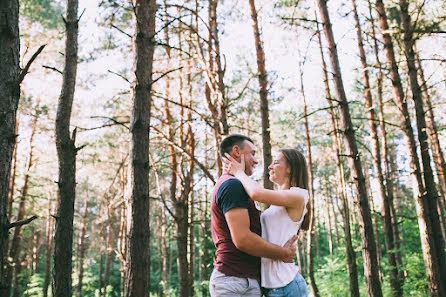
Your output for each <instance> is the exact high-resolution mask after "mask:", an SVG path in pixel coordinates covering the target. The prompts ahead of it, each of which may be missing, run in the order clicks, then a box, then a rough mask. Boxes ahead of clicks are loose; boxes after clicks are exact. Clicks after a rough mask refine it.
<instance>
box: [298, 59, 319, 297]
mask: <svg viewBox="0 0 446 297" xmlns="http://www.w3.org/2000/svg"><path fill="white" fill-rule="evenodd" d="M299 74H300V92H301V94H302V99H303V103H304V117H305V135H306V137H305V138H306V145H307V152H308V172H309V186H310V188H309V192H310V198H311V199H310V202H309V203H310V213H309V214H310V215H311V223H310V229H309V230H308V242H307V263H308V266H307V268H308V269H307V273H308V278H309V279H310V287H311V291H312V292H313V296H314V297H318V296H319V291H318V289H317V285H316V280H315V278H314V246H313V245H314V237H315V234H314V230H315V228H314V227H315V226H314V225H315V223H316V219H315V216H314V205H315V202H314V185H313V184H314V176H313V159H312V155H311V138H310V128H309V124H308V111H307V101H306V98H305V89H304V82H303V76H304V75H303V63H302V62H299Z"/></svg>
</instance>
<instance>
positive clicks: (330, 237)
mask: <svg viewBox="0 0 446 297" xmlns="http://www.w3.org/2000/svg"><path fill="white" fill-rule="evenodd" d="M328 186H329V185H328V182H327V187H328ZM328 199H329V198H328V195H327V197H325V216H326V217H327V223H328V224H327V228H328V250H329V251H330V256H333V235H332V226H331V215H330V206H329V201H328Z"/></svg>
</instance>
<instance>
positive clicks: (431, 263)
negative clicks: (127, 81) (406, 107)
mask: <svg viewBox="0 0 446 297" xmlns="http://www.w3.org/2000/svg"><path fill="white" fill-rule="evenodd" d="M399 5H400V9H401V20H402V24H403V28H404V51H405V54H406V60H407V68H408V71H409V80H410V86H411V91H412V98H413V100H414V102H415V113H416V121H417V131H418V142H419V144H420V150H421V163H422V165H423V171H422V173H423V177H424V185H425V192H422V195H423V196H424V197H423V200H424V202H425V204H424V206H425V207H426V209H425V211H426V214H427V216H426V220H429V221H428V223H427V226H426V227H427V230H426V231H425V232H420V233H425V234H423V235H422V236H423V237H425V238H422V239H421V240H422V241H424V243H423V247H424V246H425V245H429V248H427V247H424V248H423V250H424V252H423V255H424V261H425V264H427V265H426V266H427V267H426V275H427V279H428V285H429V290H430V293H431V296H446V254H445V251H444V248H445V244H444V238H443V236H442V233H441V225H440V219H439V215H438V212H437V200H438V192H437V189H436V184H435V181H434V174H433V170H432V167H431V157H430V154H429V143H428V136H427V125H426V118H425V112H424V106H423V98H422V95H421V88H420V85H419V84H418V74H417V68H416V66H415V51H414V42H415V41H414V38H413V27H412V23H411V20H410V15H409V4H408V3H407V1H406V0H400V1H399Z"/></svg>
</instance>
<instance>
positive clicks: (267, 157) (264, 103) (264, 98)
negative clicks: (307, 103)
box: [249, 0, 273, 189]
mask: <svg viewBox="0 0 446 297" xmlns="http://www.w3.org/2000/svg"><path fill="white" fill-rule="evenodd" d="M249 6H250V8H251V19H252V27H253V30H254V40H255V46H256V53H257V72H258V76H259V87H260V94H259V95H260V114H261V116H262V144H263V186H264V187H265V188H266V189H272V188H273V184H272V182H271V181H270V180H269V170H268V166H269V165H270V164H271V162H272V156H271V135H270V128H269V109H268V79H267V74H266V69H265V52H264V50H263V42H262V40H261V38H260V30H259V23H258V20H257V10H256V6H255V3H254V0H249Z"/></svg>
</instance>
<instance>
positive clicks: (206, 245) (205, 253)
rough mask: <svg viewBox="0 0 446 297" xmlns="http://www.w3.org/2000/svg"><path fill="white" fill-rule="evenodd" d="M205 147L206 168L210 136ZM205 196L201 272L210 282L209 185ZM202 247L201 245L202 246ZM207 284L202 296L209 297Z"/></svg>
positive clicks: (202, 288)
mask: <svg viewBox="0 0 446 297" xmlns="http://www.w3.org/2000/svg"><path fill="white" fill-rule="evenodd" d="M204 147H205V152H206V154H205V161H204V163H205V166H206V167H207V166H208V153H207V152H208V150H207V148H208V136H207V134H206V136H205V142H204ZM204 196H205V200H204V206H203V209H204V214H203V227H204V228H203V229H204V230H203V245H202V248H203V256H202V258H203V267H202V270H201V272H202V273H201V279H202V280H208V278H209V277H208V273H209V270H208V263H207V259H208V253H209V237H208V236H209V232H207V231H206V230H209V229H210V221H209V215H208V210H209V192H208V186H207V184H205V186H204ZM200 246H201V245H200ZM206 284H207V283H206V282H204V283H202V284H201V292H202V296H207V295H208V286H207V285H206Z"/></svg>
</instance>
